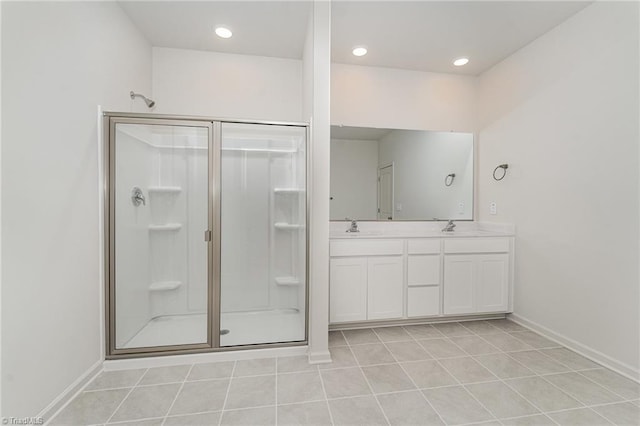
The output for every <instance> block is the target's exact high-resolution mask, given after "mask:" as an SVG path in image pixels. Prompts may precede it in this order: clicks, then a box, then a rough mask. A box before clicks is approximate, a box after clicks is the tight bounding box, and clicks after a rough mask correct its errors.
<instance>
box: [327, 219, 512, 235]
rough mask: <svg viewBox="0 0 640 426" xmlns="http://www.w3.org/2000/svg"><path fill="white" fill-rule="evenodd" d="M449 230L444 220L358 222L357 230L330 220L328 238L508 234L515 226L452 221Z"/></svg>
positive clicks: (343, 223)
mask: <svg viewBox="0 0 640 426" xmlns="http://www.w3.org/2000/svg"><path fill="white" fill-rule="evenodd" d="M454 223H455V224H456V227H455V229H454V231H453V232H442V228H444V226H445V225H446V222H440V221H438V222H375V221H371V222H366V221H363V222H358V228H359V229H360V232H346V230H347V229H349V226H350V222H347V221H338V222H331V223H330V226H329V238H331V239H366V238H476V237H511V236H514V235H515V228H514V226H513V225H511V224H506V223H491V222H471V221H465V222H454Z"/></svg>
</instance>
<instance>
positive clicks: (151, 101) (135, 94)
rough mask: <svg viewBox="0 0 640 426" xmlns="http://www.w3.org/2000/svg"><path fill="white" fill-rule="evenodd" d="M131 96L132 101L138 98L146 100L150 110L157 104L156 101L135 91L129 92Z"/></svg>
mask: <svg viewBox="0 0 640 426" xmlns="http://www.w3.org/2000/svg"><path fill="white" fill-rule="evenodd" d="M129 96H131V99H135V98H136V96H137V97H140V98H142V99H143V100H144V103H145V104H147V107H149V108H153V107H154V106H155V104H156V102H155V101H153V100H151V99H149V98H147V97H146V96H145V95H141V94H139V93H134V92H133V91H131V92H129Z"/></svg>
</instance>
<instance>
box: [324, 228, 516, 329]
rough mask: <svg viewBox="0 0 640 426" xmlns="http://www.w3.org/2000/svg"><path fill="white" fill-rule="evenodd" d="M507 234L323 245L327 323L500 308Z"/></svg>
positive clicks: (504, 299) (505, 301)
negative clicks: (327, 255) (326, 267)
mask: <svg viewBox="0 0 640 426" xmlns="http://www.w3.org/2000/svg"><path fill="white" fill-rule="evenodd" d="M512 247H513V237H511V236H510V235H506V236H491V235H489V236H473V237H462V236H455V237H453V236H451V237H442V236H438V237H424V238H418V237H415V238H408V237H405V238H388V239H385V238H370V237H369V238H367V237H358V236H351V237H349V238H334V239H332V240H331V242H330V251H329V252H330V257H331V259H330V285H329V287H330V294H329V298H330V303H329V309H330V313H329V318H330V323H332V324H338V323H352V322H361V321H372V320H376V321H381V320H395V319H405V320H410V319H415V318H429V317H432V318H433V317H447V316H451V317H453V316H459V315H478V314H496V313H506V312H509V310H510V309H511V306H510V305H511V304H510V297H511V280H512V279H511V276H512V265H511V262H512V254H513V249H512Z"/></svg>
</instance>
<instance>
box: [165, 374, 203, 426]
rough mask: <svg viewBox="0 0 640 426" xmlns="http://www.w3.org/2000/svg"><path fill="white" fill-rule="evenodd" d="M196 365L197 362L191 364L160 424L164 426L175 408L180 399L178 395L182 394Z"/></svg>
mask: <svg viewBox="0 0 640 426" xmlns="http://www.w3.org/2000/svg"><path fill="white" fill-rule="evenodd" d="M194 365H195V364H191V366H190V367H189V371H187V374H185V376H184V379H183V380H182V384H181V385H180V387H179V388H178V392H177V393H176V396H175V397H173V401H172V402H171V405H170V406H169V409H168V410H167V412H166V413H165V415H164V416H163V419H162V423H161V424H160V426H164V424H165V422H166V421H167V417H168V416H169V414H170V413H171V410H172V409H173V406H174V405H175V403H176V401H177V400H178V397H179V396H180V392H182V389H183V388H184V384H185V383H186V382H187V377H189V374H191V370H193V367H194Z"/></svg>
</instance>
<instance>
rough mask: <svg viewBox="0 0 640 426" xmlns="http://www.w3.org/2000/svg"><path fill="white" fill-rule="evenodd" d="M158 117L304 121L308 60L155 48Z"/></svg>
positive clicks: (154, 77) (154, 88) (155, 88)
mask: <svg viewBox="0 0 640 426" xmlns="http://www.w3.org/2000/svg"><path fill="white" fill-rule="evenodd" d="M153 97H154V100H155V101H156V108H155V112H157V113H166V114H180V115H201V116H209V117H220V118H236V119H254V120H275V121H302V118H303V117H302V61H300V60H295V59H281V58H268V57H262V56H249V55H235V54H229V53H216V52H203V51H196V50H184V49H169V48H160V47H154V48H153Z"/></svg>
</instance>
